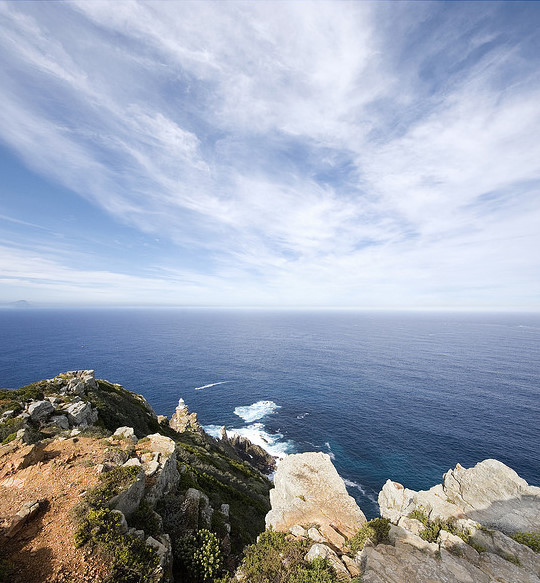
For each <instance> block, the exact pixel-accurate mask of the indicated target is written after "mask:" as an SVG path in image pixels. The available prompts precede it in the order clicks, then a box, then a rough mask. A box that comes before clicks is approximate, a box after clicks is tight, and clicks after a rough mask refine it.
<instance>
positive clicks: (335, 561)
mask: <svg viewBox="0 0 540 583" xmlns="http://www.w3.org/2000/svg"><path fill="white" fill-rule="evenodd" d="M318 557H321V558H323V559H327V560H328V562H329V563H330V565H332V567H333V568H334V571H335V572H336V575H337V578H338V581H350V580H351V575H350V573H349V571H348V569H347V567H345V565H344V564H343V563H342V562H341V561H340V560H339V557H338V556H337V553H336V552H335V551H334V550H332V549H331V548H329V547H327V546H326V545H323V544H320V543H315V544H314V545H313V546H312V547H311V548H310V549H309V551H308V552H307V554H306V556H305V557H304V559H305V560H306V561H309V562H311V561H313V560H314V559H316V558H318Z"/></svg>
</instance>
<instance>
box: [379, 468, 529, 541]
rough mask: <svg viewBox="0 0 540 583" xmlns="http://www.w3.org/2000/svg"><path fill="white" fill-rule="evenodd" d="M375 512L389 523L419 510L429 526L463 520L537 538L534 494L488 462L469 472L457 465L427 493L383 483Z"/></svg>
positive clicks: (522, 482) (515, 476) (506, 470)
mask: <svg viewBox="0 0 540 583" xmlns="http://www.w3.org/2000/svg"><path fill="white" fill-rule="evenodd" d="M379 508H380V511H381V515H382V516H384V517H385V518H388V519H390V520H391V521H392V522H395V523H397V522H398V521H399V520H400V518H402V517H406V516H408V515H409V514H410V513H411V512H412V511H413V510H422V511H423V512H425V513H426V515H427V517H428V518H429V519H430V520H434V519H436V518H440V519H442V520H448V519H455V520H464V519H469V520H472V521H476V522H479V523H481V524H483V525H484V526H488V527H491V528H496V529H498V530H501V531H503V532H507V533H514V532H518V531H523V532H535V533H539V532H540V488H537V487H536V486H529V485H528V484H527V482H526V481H525V480H524V479H523V478H520V477H519V476H518V474H517V473H516V472H515V471H514V470H512V469H511V468H509V467H508V466H505V465H504V464H503V463H501V462H499V461H497V460H491V459H489V460H484V461H482V462H480V463H478V464H476V465H475V466H474V467H473V468H470V469H465V468H463V467H462V466H460V465H459V464H458V465H457V466H456V467H455V468H454V469H453V470H449V471H448V472H447V473H446V474H444V476H443V483H442V484H438V485H436V486H433V487H432V488H430V489H429V490H421V491H419V492H415V491H414V490H409V489H407V488H404V487H403V486H402V485H401V484H398V483H397V482H392V481H391V480H387V482H386V483H385V484H384V486H383V488H382V490H381V492H380V493H379Z"/></svg>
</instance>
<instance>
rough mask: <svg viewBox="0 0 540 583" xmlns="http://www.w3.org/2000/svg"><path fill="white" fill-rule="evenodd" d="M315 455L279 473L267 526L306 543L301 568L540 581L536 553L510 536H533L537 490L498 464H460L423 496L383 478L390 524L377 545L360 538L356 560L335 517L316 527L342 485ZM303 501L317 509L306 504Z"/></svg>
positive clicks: (375, 575) (425, 578) (391, 582)
mask: <svg viewBox="0 0 540 583" xmlns="http://www.w3.org/2000/svg"><path fill="white" fill-rule="evenodd" d="M321 455H323V454H301V455H299V456H289V458H286V460H284V461H283V462H281V463H280V464H279V465H278V471H277V473H276V489H275V490H272V491H271V493H270V498H271V502H272V510H271V511H270V512H269V513H268V515H267V518H266V523H267V525H268V526H273V527H274V528H275V529H276V530H281V531H287V530H288V531H289V535H290V536H294V537H295V538H297V539H302V540H306V539H307V540H309V541H310V543H311V546H310V548H309V552H308V553H307V555H306V557H305V558H306V560H308V561H309V560H313V559H314V558H315V557H319V556H322V557H325V558H327V559H328V560H329V561H330V564H331V565H332V566H333V567H334V570H335V571H336V574H337V576H338V579H339V580H340V581H348V580H350V579H351V578H352V577H357V576H361V577H362V581H363V583H404V582H405V581H413V582H415V583H495V582H497V583H540V555H539V554H538V553H536V552H534V551H533V550H532V549H531V548H529V547H528V546H525V545H524V544H520V543H519V542H518V541H517V540H514V539H513V538H511V536H510V535H513V534H515V533H516V532H517V531H525V532H527V533H538V532H540V530H539V529H540V496H539V494H540V489H539V488H537V487H534V486H529V485H528V484H527V482H526V481H525V480H523V479H522V478H520V477H519V476H518V475H517V474H516V472H514V471H513V470H512V469H510V468H508V467H507V466H505V465H504V464H502V463H501V462H498V461H496V460H485V461H483V462H481V463H479V464H477V465H476V466H475V467H474V468H470V469H464V468H462V467H461V466H460V465H458V466H456V468H455V469H454V470H450V471H448V472H447V473H446V474H445V475H444V479H443V483H442V484H439V485H437V486H434V487H433V488H431V489H430V490H428V491H423V492H414V491H412V490H408V489H406V488H404V487H403V486H402V485H401V484H397V483H396V482H392V481H390V480H388V481H387V482H386V484H385V485H384V487H383V489H382V490H381V492H380V494H379V505H380V509H381V515H382V516H383V517H385V519H387V520H388V519H389V520H390V521H391V522H392V523H393V524H390V525H389V524H388V523H386V524H387V526H386V528H389V532H388V535H387V536H386V537H385V540H384V541H377V540H374V539H373V534H372V535H367V536H366V539H367V542H366V543H365V544H363V548H361V550H360V551H358V552H357V553H356V554H354V553H353V552H352V548H353V547H351V546H350V545H351V541H345V538H343V537H340V534H343V533H342V532H341V531H340V530H339V529H337V528H330V529H328V526H332V525H335V518H333V519H332V521H328V518H327V522H326V528H325V524H324V523H323V522H322V519H321V517H329V516H330V515H332V513H333V512H335V505H336V499H334V497H333V493H334V488H337V490H336V491H337V496H336V498H337V499H339V498H341V497H342V496H343V491H344V486H341V485H339V484H338V480H336V476H337V473H336V474H335V475H333V474H334V472H335V470H333V472H332V471H331V470H329V469H328V466H329V465H330V466H331V462H330V460H329V459H327V460H324V461H323V458H321V457H320V456H321ZM287 461H288V462H289V463H286V462H287ZM332 469H333V468H332ZM317 474H318V475H317ZM332 475H333V477H332ZM323 476H327V477H323ZM338 478H339V477H338ZM320 491H324V494H323V495H322V496H321V495H319V492H320ZM308 497H309V498H308ZM311 497H313V500H314V504H313V505H314V506H315V508H312V507H309V506H312V505H309V506H308V504H307V501H308V499H310V498H311ZM304 498H305V500H304ZM307 510H309V512H307ZM348 512H350V511H349V510H348V506H347V505H345V506H344V507H343V508H342V509H341V510H340V513H342V515H343V516H344V518H345V519H347V515H348ZM356 515H357V513H356ZM349 518H350V517H349ZM311 522H315V523H318V524H317V526H316V527H315V526H313V525H310V524H308V523H311ZM361 522H362V521H358V523H357V525H358V526H361ZM375 522H376V521H375ZM293 523H294V524H293ZM370 524H371V523H367V524H366V525H365V526H364V527H362V530H361V532H362V531H363V532H365V528H366V527H367V526H369V525H370ZM379 526H380V525H379ZM383 526H384V525H383ZM349 532H350V531H349ZM374 532H375V531H373V533H374ZM348 536H350V535H349V534H347V537H348ZM518 538H519V537H518ZM519 540H521V539H519Z"/></svg>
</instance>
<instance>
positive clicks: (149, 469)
mask: <svg viewBox="0 0 540 583" xmlns="http://www.w3.org/2000/svg"><path fill="white" fill-rule="evenodd" d="M158 470H159V462H156V461H155V460H150V461H149V462H147V463H145V464H144V473H145V474H146V477H147V478H151V477H152V476H153V475H154V474H155V473H156V472H157V471H158Z"/></svg>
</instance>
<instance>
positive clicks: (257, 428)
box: [203, 423, 294, 459]
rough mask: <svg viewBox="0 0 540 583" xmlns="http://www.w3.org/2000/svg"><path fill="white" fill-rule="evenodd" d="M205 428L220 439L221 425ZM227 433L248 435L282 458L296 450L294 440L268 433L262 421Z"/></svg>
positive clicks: (266, 449)
mask: <svg viewBox="0 0 540 583" xmlns="http://www.w3.org/2000/svg"><path fill="white" fill-rule="evenodd" d="M203 429H204V430H205V431H206V433H208V434H209V435H211V436H212V437H215V438H217V439H219V437H220V431H221V426H220V425H205V426H204V427H203ZM227 435H229V436H232V435H241V436H242V437H247V439H249V441H251V443H254V444H255V445H259V446H260V447H262V448H263V449H264V450H265V451H267V452H268V453H269V454H270V455H273V456H276V457H277V458H280V459H282V458H284V457H285V456H286V455H287V454H289V453H291V451H293V450H294V446H293V444H292V442H290V441H287V440H285V441H283V435H282V434H281V433H268V431H266V428H265V427H264V425H263V424H262V423H253V424H251V425H248V426H247V427H240V428H233V429H227Z"/></svg>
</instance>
